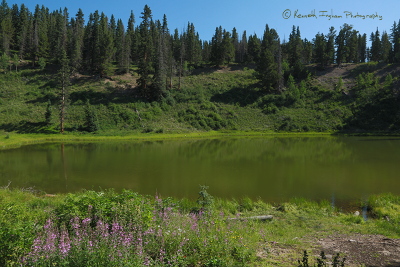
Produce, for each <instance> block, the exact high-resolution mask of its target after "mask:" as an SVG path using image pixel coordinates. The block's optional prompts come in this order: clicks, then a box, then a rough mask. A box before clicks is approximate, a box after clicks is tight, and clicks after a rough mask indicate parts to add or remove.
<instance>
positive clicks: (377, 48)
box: [370, 29, 382, 62]
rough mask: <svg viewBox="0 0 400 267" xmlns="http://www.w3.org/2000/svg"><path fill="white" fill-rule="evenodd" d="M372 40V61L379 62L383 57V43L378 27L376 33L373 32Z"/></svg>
mask: <svg viewBox="0 0 400 267" xmlns="http://www.w3.org/2000/svg"><path fill="white" fill-rule="evenodd" d="M370 41H371V50H370V59H371V61H377V62H379V61H380V60H381V59H382V54H381V53H382V48H381V46H382V44H381V38H380V33H379V30H378V29H376V31H375V33H371V37H370Z"/></svg>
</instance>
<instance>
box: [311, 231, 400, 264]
mask: <svg viewBox="0 0 400 267" xmlns="http://www.w3.org/2000/svg"><path fill="white" fill-rule="evenodd" d="M317 243H318V245H319V247H320V250H321V251H324V252H325V255H326V256H327V258H328V259H330V258H332V257H334V256H335V255H336V254H337V253H340V255H344V256H345V257H346V261H345V266H370V267H372V266H374V267H375V266H376V267H378V266H379V267H381V266H382V267H383V266H400V240H399V239H390V238H386V237H384V236H381V235H353V236H344V235H336V236H330V237H328V238H324V239H320V240H318V241H317Z"/></svg>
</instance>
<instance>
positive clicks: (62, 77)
mask: <svg viewBox="0 0 400 267" xmlns="http://www.w3.org/2000/svg"><path fill="white" fill-rule="evenodd" d="M69 79H70V69H69V60H68V57H67V52H66V51H65V50H63V51H61V59H60V69H59V71H58V80H59V83H60V87H61V92H60V133H64V130H65V117H66V106H67V102H66V101H67V96H68V86H69Z"/></svg>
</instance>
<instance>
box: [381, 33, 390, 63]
mask: <svg viewBox="0 0 400 267" xmlns="http://www.w3.org/2000/svg"><path fill="white" fill-rule="evenodd" d="M381 49H382V52H381V55H382V61H383V62H386V63H389V62H391V60H392V59H391V58H390V55H391V54H392V44H391V43H390V39H389V35H388V33H387V32H386V31H384V32H383V33H382V38H381Z"/></svg>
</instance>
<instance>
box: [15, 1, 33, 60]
mask: <svg viewBox="0 0 400 267" xmlns="http://www.w3.org/2000/svg"><path fill="white" fill-rule="evenodd" d="M30 21H31V14H30V12H29V10H28V9H27V8H26V7H25V5H24V4H21V7H20V10H19V16H18V22H17V25H18V30H17V31H16V36H17V37H16V40H15V42H16V43H15V45H16V47H17V48H18V50H19V57H20V58H21V59H23V58H24V57H25V54H26V52H28V50H29V43H30V42H29V40H30V39H29V36H30V34H29V32H30V26H31V23H30Z"/></svg>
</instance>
